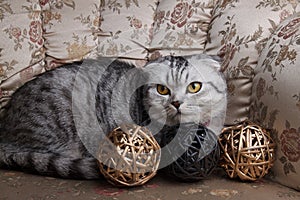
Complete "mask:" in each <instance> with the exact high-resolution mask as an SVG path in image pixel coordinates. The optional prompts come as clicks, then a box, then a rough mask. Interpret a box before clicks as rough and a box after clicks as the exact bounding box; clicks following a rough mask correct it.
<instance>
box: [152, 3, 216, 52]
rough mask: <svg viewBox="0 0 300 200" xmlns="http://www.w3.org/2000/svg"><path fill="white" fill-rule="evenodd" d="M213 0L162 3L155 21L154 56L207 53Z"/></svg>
mask: <svg viewBox="0 0 300 200" xmlns="http://www.w3.org/2000/svg"><path fill="white" fill-rule="evenodd" d="M213 8H214V1H213V0H196V1H161V2H160V3H159V5H158V7H157V10H156V14H155V17H154V27H153V40H152V42H151V51H152V52H151V56H150V58H156V57H157V56H161V55H170V54H176V55H187V54H195V53H199V52H200V53H201V52H203V50H204V48H205V44H206V41H207V32H208V27H209V24H210V21H211V18H212V16H211V13H212V10H213Z"/></svg>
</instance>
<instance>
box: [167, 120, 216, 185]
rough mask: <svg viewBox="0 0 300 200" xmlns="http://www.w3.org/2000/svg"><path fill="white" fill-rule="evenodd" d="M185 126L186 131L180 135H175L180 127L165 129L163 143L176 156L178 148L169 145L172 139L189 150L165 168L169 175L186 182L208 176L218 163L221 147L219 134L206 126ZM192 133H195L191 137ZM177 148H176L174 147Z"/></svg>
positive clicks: (169, 152)
mask: <svg viewBox="0 0 300 200" xmlns="http://www.w3.org/2000/svg"><path fill="white" fill-rule="evenodd" d="M181 126H184V127H185V129H186V132H185V133H184V134H182V135H181V136H179V137H175V135H176V134H179V133H176V132H177V129H178V127H173V128H171V129H169V130H167V131H165V134H164V135H165V136H164V137H163V141H162V145H163V146H165V148H166V149H167V152H168V154H170V155H171V157H172V156H176V153H175V152H176V148H178V147H176V146H175V147H172V146H171V145H168V143H169V142H170V141H172V140H177V141H176V142H177V143H178V144H179V146H181V147H183V148H186V149H187V150H186V151H185V152H184V153H183V154H182V155H181V156H180V157H178V158H177V157H175V158H174V162H172V163H171V164H170V165H168V166H167V167H165V168H164V170H165V172H166V174H168V175H169V176H171V177H173V178H175V179H177V180H179V181H185V182H193V181H199V180H201V179H204V178H207V177H208V176H209V175H210V174H211V173H212V171H213V170H214V169H215V167H216V166H217V165H218V162H219V158H220V148H219V145H218V138H217V136H216V135H215V134H214V133H213V132H212V131H210V130H209V129H207V128H206V127H204V126H198V125H196V126H194V125H192V126H191V125H190V124H184V125H181ZM191 127H193V128H191ZM191 133H195V134H194V136H193V138H190V136H191V135H193V134H191ZM173 148H175V149H173Z"/></svg>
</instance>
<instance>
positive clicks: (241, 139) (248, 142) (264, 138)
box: [219, 121, 275, 181]
mask: <svg viewBox="0 0 300 200" xmlns="http://www.w3.org/2000/svg"><path fill="white" fill-rule="evenodd" d="M219 144H220V147H221V151H222V152H221V166H222V167H223V168H224V169H225V171H226V173H227V174H228V176H229V177H230V178H236V177H239V178H240V179H241V180H247V181H255V180H257V179H259V178H262V177H263V176H265V175H266V174H267V173H268V172H269V170H270V168H271V167H272V165H273V163H274V159H275V156H274V153H275V144H274V142H273V140H272V138H271V136H270V134H269V133H268V132H267V131H266V130H264V129H262V128H261V127H260V126H258V125H256V124H254V123H252V122H250V121H245V122H243V123H241V124H239V125H236V126H231V127H227V128H224V129H223V131H222V134H221V135H220V138H219Z"/></svg>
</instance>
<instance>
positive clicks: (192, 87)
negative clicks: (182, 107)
mask: <svg viewBox="0 0 300 200" xmlns="http://www.w3.org/2000/svg"><path fill="white" fill-rule="evenodd" d="M201 88H202V83H200V82H192V83H191V84H189V86H188V88H187V90H188V92H189V93H197V92H199V91H200V90H201Z"/></svg>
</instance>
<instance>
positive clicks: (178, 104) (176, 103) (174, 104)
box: [171, 101, 181, 109]
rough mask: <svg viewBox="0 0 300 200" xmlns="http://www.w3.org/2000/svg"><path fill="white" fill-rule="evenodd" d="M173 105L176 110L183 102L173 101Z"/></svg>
mask: <svg viewBox="0 0 300 200" xmlns="http://www.w3.org/2000/svg"><path fill="white" fill-rule="evenodd" d="M171 104H172V105H173V106H174V107H175V108H176V109H178V108H179V107H180V105H181V102H179V101H173V102H172V103H171Z"/></svg>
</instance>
